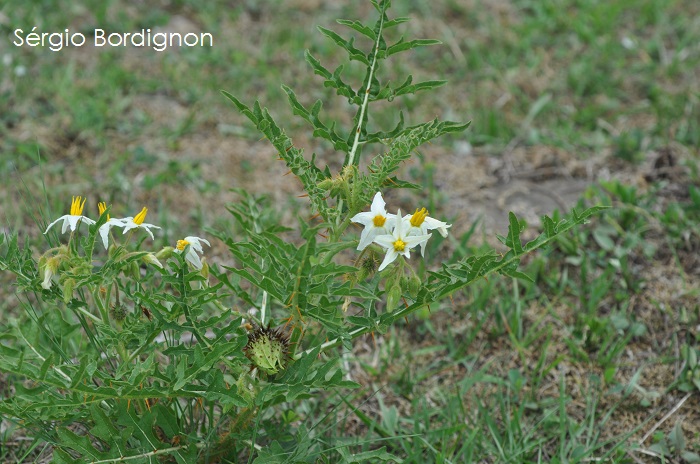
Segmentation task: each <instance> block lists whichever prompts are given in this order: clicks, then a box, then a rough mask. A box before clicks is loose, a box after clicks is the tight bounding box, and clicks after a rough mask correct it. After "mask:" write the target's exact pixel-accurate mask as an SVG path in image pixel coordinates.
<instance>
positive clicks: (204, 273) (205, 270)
mask: <svg viewBox="0 0 700 464" xmlns="http://www.w3.org/2000/svg"><path fill="white" fill-rule="evenodd" d="M199 273H200V274H201V275H202V277H204V278H205V279H208V278H209V263H207V258H202V269H200V270H199Z"/></svg>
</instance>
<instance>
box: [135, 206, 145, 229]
mask: <svg viewBox="0 0 700 464" xmlns="http://www.w3.org/2000/svg"><path fill="white" fill-rule="evenodd" d="M146 213H148V209H147V208H146V207H145V206H144V207H143V209H142V210H141V212H140V213H139V214H137V215H136V217H135V218H134V224H138V225H141V224H143V221H145V220H146Z"/></svg>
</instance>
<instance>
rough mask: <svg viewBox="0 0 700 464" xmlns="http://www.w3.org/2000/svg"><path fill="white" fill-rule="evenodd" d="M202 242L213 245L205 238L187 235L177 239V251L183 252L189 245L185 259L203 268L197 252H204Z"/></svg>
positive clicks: (198, 267)
mask: <svg viewBox="0 0 700 464" xmlns="http://www.w3.org/2000/svg"><path fill="white" fill-rule="evenodd" d="M200 242H204V243H206V244H207V246H211V244H210V243H209V242H208V241H207V240H205V239H203V238H199V237H185V238H184V239H183V240H178V241H177V246H176V247H175V253H182V252H183V251H185V249H186V248H187V246H188V245H189V248H187V253H185V260H186V261H187V262H188V263H190V264H191V265H192V266H194V267H196V268H197V269H202V261H201V260H200V259H199V255H198V254H197V253H199V254H202V253H203V252H204V251H203V250H202V244H201V243H200Z"/></svg>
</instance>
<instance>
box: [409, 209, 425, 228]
mask: <svg viewBox="0 0 700 464" xmlns="http://www.w3.org/2000/svg"><path fill="white" fill-rule="evenodd" d="M427 217H428V210H427V209H425V208H421V209H420V210H419V209H418V208H416V212H415V213H413V215H412V216H411V225H412V226H413V227H420V225H421V224H423V221H425V218H427Z"/></svg>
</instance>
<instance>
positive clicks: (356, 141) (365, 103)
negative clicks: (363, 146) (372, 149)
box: [336, 8, 386, 224]
mask: <svg viewBox="0 0 700 464" xmlns="http://www.w3.org/2000/svg"><path fill="white" fill-rule="evenodd" d="M380 14H381V17H380V18H379V29H378V31H377V32H378V33H377V40H376V41H375V43H374V54H373V56H372V63H371V64H370V67H369V73H368V74H367V88H366V89H365V96H364V100H362V106H360V117H359V118H358V119H357V129H356V130H355V139H354V140H353V142H352V147H351V148H350V152H349V153H348V163H347V165H348V166H352V165H353V164H355V154H356V153H357V147H359V146H360V133H362V121H363V120H364V119H365V112H366V111H367V106H369V91H370V89H371V88H372V77H373V76H374V68H375V66H376V64H377V56H378V55H379V42H380V40H381V38H382V29H383V28H384V16H385V14H386V8H382V9H381V11H380ZM342 211H343V199H342V198H341V199H340V201H339V202H338V212H339V213H340V212H342ZM336 223H337V224H340V216H338V220H337V222H336Z"/></svg>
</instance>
